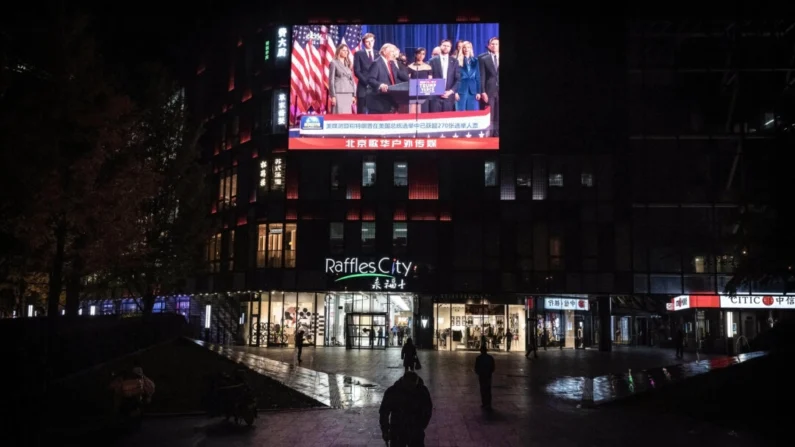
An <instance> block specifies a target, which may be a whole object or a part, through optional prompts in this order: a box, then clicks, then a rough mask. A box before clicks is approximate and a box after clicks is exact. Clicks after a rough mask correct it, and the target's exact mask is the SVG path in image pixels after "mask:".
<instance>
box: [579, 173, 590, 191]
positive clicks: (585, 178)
mask: <svg viewBox="0 0 795 447" xmlns="http://www.w3.org/2000/svg"><path fill="white" fill-rule="evenodd" d="M580 184H581V185H582V186H583V187H585V188H592V187H593V174H591V173H589V172H583V173H582V174H580Z"/></svg>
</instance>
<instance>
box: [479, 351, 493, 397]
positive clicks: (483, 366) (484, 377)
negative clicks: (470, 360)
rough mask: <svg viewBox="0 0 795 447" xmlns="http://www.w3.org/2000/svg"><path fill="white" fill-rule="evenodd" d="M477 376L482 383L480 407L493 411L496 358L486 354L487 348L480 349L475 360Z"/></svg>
mask: <svg viewBox="0 0 795 447" xmlns="http://www.w3.org/2000/svg"><path fill="white" fill-rule="evenodd" d="M475 374H477V375H478V382H480V402H481V404H480V406H481V407H483V408H486V409H491V375H492V374H494V357H492V356H490V355H489V354H487V353H486V346H481V347H480V355H479V356H478V357H477V358H476V359H475Z"/></svg>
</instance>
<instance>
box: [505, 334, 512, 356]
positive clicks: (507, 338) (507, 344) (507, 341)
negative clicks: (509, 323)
mask: <svg viewBox="0 0 795 447" xmlns="http://www.w3.org/2000/svg"><path fill="white" fill-rule="evenodd" d="M511 342H513V333H512V332H511V330H510V329H508V331H507V332H506V333H505V352H511Z"/></svg>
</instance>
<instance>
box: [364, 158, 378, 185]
mask: <svg viewBox="0 0 795 447" xmlns="http://www.w3.org/2000/svg"><path fill="white" fill-rule="evenodd" d="M373 185H375V161H372V160H366V161H363V162H362V186H373Z"/></svg>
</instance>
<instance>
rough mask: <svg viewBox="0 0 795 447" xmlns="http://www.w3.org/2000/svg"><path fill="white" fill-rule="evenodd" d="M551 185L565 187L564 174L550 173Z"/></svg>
mask: <svg viewBox="0 0 795 447" xmlns="http://www.w3.org/2000/svg"><path fill="white" fill-rule="evenodd" d="M549 186H557V187H563V174H560V173H550V174H549Z"/></svg>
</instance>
